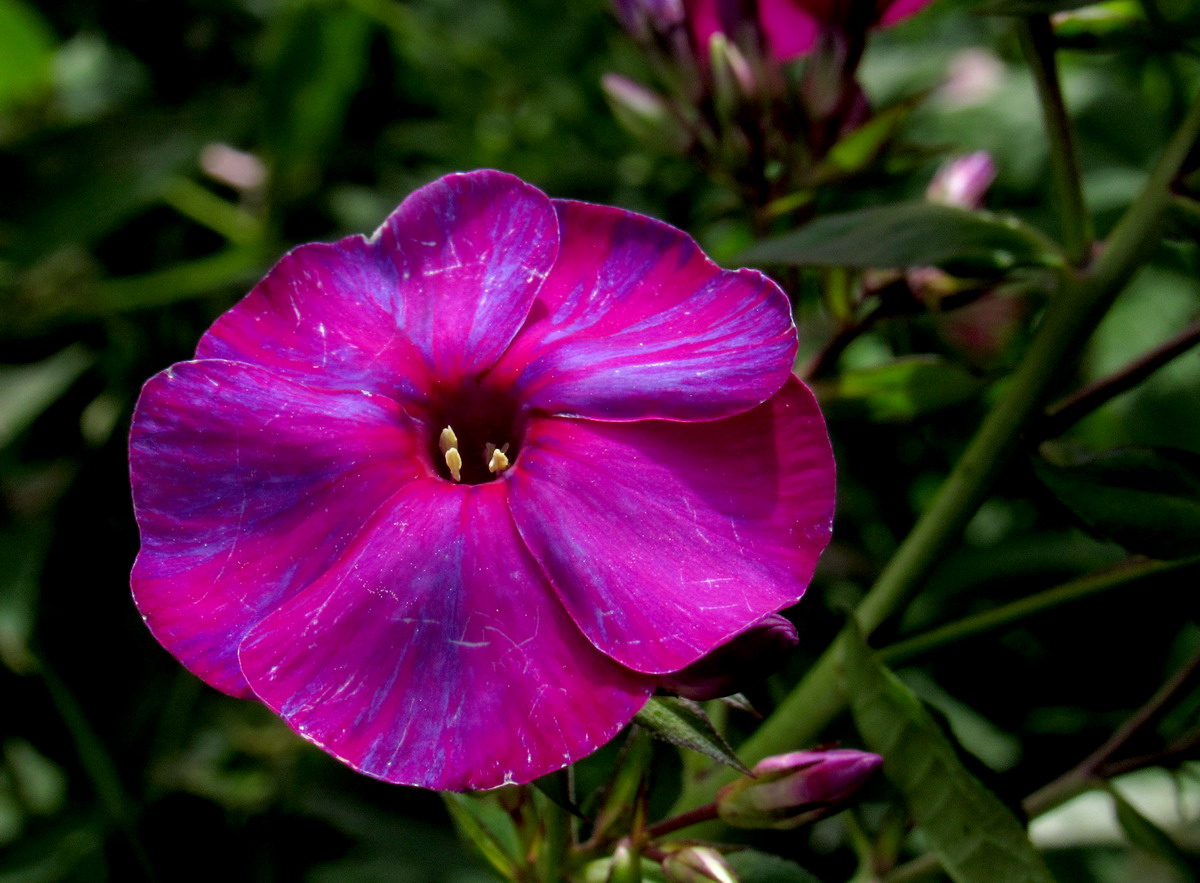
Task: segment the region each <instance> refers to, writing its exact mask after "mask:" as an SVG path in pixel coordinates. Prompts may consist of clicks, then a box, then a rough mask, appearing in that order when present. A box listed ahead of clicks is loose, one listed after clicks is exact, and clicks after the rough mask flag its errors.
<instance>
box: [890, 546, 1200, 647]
mask: <svg viewBox="0 0 1200 883" xmlns="http://www.w3.org/2000/svg"><path fill="white" fill-rule="evenodd" d="M1193 570H1200V555H1195V556H1193V557H1191V558H1183V559H1180V560H1178V561H1144V562H1137V563H1127V564H1124V565H1122V566H1120V567H1118V568H1115V569H1113V570H1107V571H1105V572H1103V573H1092V574H1088V575H1087V576H1083V577H1080V578H1079V579H1075V580H1072V581H1071V582H1068V583H1063V584H1062V585H1060V586H1055V587H1054V588H1052V589H1047V590H1046V591H1044V592H1039V593H1038V594H1036V595H1030V596H1029V597H1027V598H1022V599H1020V600H1019V601H1014V602H1012V603H1011V604H1005V605H1004V606H1002V607H997V608H995V609H993V610H988V611H985V612H983V613H977V614H975V615H974V616H968V617H965V618H963V619H960V620H958V621H957V622H952V623H949V624H947V625H944V626H942V627H941V628H936V629H933V630H931V631H928V632H925V633H923V634H920V635H915V636H914V637H911V638H907V639H905V640H903V641H898V642H896V643H895V644H890V645H888V646H887V647H883V648H881V649H880V650H879V658H880V659H881V660H883V661H884V662H887V663H888V664H889V665H894V664H896V663H899V662H907V661H908V660H910V659H912V658H913V657H915V656H920V655H921V654H923V653H927V652H929V651H930V650H935V649H937V648H939V647H943V646H945V645H946V644H951V643H954V642H956V641H962V640H965V639H966V638H970V637H974V636H975V635H980V634H983V633H984V632H990V631H993V630H995V629H998V628H1002V627H1003V626H1006V625H1011V624H1012V623H1014V622H1019V621H1021V620H1023V619H1026V618H1028V617H1030V616H1034V615H1035V614H1038V613H1042V612H1043V611H1046V610H1053V609H1054V608H1055V607H1060V606H1062V605H1063V604H1068V603H1070V602H1072V601H1079V600H1081V599H1083V598H1089V597H1091V596H1092V595H1097V594H1100V593H1101V592H1107V591H1109V590H1110V589H1119V588H1123V587H1126V586H1131V585H1139V586H1140V587H1141V588H1143V589H1146V588H1150V587H1151V586H1149V585H1148V583H1154V584H1157V583H1159V582H1163V583H1165V584H1168V585H1178V584H1179V583H1178V579H1179V577H1180V576H1182V575H1184V574H1186V573H1189V572H1190V571H1193Z"/></svg>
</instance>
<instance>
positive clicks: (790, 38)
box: [758, 0, 828, 61]
mask: <svg viewBox="0 0 1200 883" xmlns="http://www.w3.org/2000/svg"><path fill="white" fill-rule="evenodd" d="M806 5H807V4H805V3H797V2H796V0H759V6H758V17H759V20H760V21H761V22H762V28H763V30H764V31H765V32H766V35H767V44H768V46H769V47H770V51H771V55H772V56H773V57H774V58H776V59H778V60H779V61H790V60H792V59H793V58H796V57H797V56H800V55H804V54H805V53H806V52H808V51H809V50H811V49H812V48H813V46H815V45H816V42H817V36H818V35H819V34H820V32H821V20H820V18H819V17H818V16H819V15H820V9H821V6H822V4H817V5H816V9H815V10H810V9H807V8H805V7H806ZM826 15H827V16H828V13H826Z"/></svg>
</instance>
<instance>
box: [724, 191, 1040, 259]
mask: <svg viewBox="0 0 1200 883" xmlns="http://www.w3.org/2000/svg"><path fill="white" fill-rule="evenodd" d="M739 260H741V261H743V262H745V263H748V264H750V265H752V266H762V265H770V264H782V265H784V266H794V267H858V268H862V269H868V268H880V269H886V268H899V267H924V266H946V267H953V268H954V269H955V270H956V271H958V272H960V273H962V274H964V275H970V274H971V273H986V272H995V271H997V270H1008V269H1011V268H1013V267H1018V266H1058V265H1060V264H1061V263H1062V257H1061V255H1059V254H1058V252H1057V250H1056V249H1055V248H1054V246H1053V245H1052V244H1051V243H1050V242H1049V240H1047V239H1046V238H1045V237H1044V236H1042V235H1041V234H1040V233H1038V232H1037V231H1035V230H1033V229H1032V228H1030V227H1026V226H1025V225H1023V224H1022V223H1021V222H1020V221H1017V220H1016V219H1015V218H1010V217H1004V216H1000V215H994V214H989V213H986V212H980V211H968V210H967V209H962V208H955V207H953V206H947V205H936V204H934V203H925V202H915V203H899V204H896V205H887V206H879V207H876V208H867V209H860V210H858V211H853V212H846V213H844V214H836V215H825V216H823V217H819V218H817V219H816V220H814V221H812V222H810V223H808V224H806V225H805V226H803V227H801V228H800V229H799V230H793V231H792V232H790V233H784V234H782V235H780V236H774V237H771V238H770V239H764V240H762V241H761V242H759V243H757V244H755V245H753V246H751V247H750V248H749V249H747V250H746V251H744V252H742V254H741V255H739Z"/></svg>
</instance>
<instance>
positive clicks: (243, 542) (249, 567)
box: [129, 360, 429, 695]
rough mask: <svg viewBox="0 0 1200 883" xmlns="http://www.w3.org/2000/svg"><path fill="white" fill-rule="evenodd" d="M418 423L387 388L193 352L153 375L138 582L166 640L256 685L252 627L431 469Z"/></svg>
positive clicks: (138, 468) (140, 445)
mask: <svg viewBox="0 0 1200 883" xmlns="http://www.w3.org/2000/svg"><path fill="white" fill-rule="evenodd" d="M406 419H407V418H405V416H404V414H403V413H402V412H401V411H400V408H399V406H397V405H396V403H395V402H392V401H390V400H389V399H387V398H385V397H383V396H377V395H372V394H369V393H361V392H351V393H330V392H326V391H321V390H314V389H310V388H307V387H304V386H300V385H299V384H295V383H293V382H291V381H288V380H283V379H281V378H279V377H277V376H276V375H274V374H272V373H270V372H268V371H265V370H263V369H262V368H258V367H255V366H252V365H246V364H243V363H240V362H225V361H217V360H206V361H198V362H182V363H180V364H178V365H175V366H173V367H172V368H169V369H168V370H166V371H164V372H162V373H161V374H158V375H157V376H155V377H153V378H151V379H150V381H149V382H148V383H147V384H146V386H145V389H144V390H143V392H142V396H141V398H140V399H139V401H138V406H137V410H136V412H135V414H134V418H133V430H132V433H131V436H130V451H129V459H130V478H131V482H132V485H133V498H134V509H135V512H136V515H137V521H138V527H139V528H140V530H141V535H142V548H141V551H140V553H139V554H138V558H137V561H136V563H135V564H134V567H133V574H132V586H133V594H134V599H135V601H136V602H137V605H138V608H139V609H140V610H141V612H142V616H143V617H144V618H145V620H146V623H147V624H148V625H149V626H150V629H151V631H153V632H154V635H155V637H157V638H158V640H159V641H160V642H161V643H162V644H163V646H165V647H166V648H167V649H168V650H169V651H170V652H171V653H173V654H174V655H175V656H177V657H178V658H179V660H180V661H181V662H183V664H184V665H186V666H187V667H188V668H189V669H191V670H192V671H193V672H194V673H195V674H197V675H199V676H200V677H201V678H203V679H204V680H206V681H208V683H210V684H212V685H213V686H215V687H217V688H219V689H221V690H224V691H226V692H228V693H233V694H235V695H247V694H248V692H249V691H248V687H247V685H246V682H245V680H244V678H243V677H242V675H241V671H240V669H239V667H238V663H237V645H238V643H239V642H240V641H241V639H242V636H243V635H244V634H245V633H246V631H247V630H249V629H250V627H251V626H253V625H254V624H255V623H256V622H258V620H260V619H261V618H262V617H263V616H265V615H266V614H267V613H269V612H270V611H271V610H273V609H274V608H275V607H276V606H277V605H278V604H279V603H281V602H282V601H283V600H284V599H285V598H287V597H289V596H290V595H291V594H293V593H295V592H296V591H299V590H300V589H301V588H303V587H304V586H306V585H307V584H308V583H310V582H311V581H312V580H313V579H315V578H316V577H317V576H318V575H320V574H321V573H322V572H324V570H325V569H326V568H327V567H328V566H329V565H330V564H331V563H332V562H333V561H335V560H336V559H337V557H338V556H339V555H340V554H341V553H342V552H343V550H344V549H345V547H346V544H347V542H348V539H349V538H350V537H352V536H353V535H354V534H355V532H356V531H357V530H358V529H359V528H360V527H361V526H362V524H363V523H364V522H365V521H366V520H367V519H368V518H369V517H370V515H371V514H372V513H373V512H374V511H375V509H376V508H378V507H379V506H380V504H382V503H383V502H384V501H385V500H386V499H387V498H388V497H389V496H391V495H392V494H393V493H395V492H396V491H397V490H398V489H399V488H400V487H401V486H402V485H403V484H404V483H406V482H407V481H410V480H411V479H412V478H413V477H415V476H416V475H417V474H418V473H419V472H422V471H424V473H426V474H428V472H429V468H428V466H427V465H426V466H422V465H421V460H420V459H419V458H418V457H417V453H416V445H417V444H418V442H419V436H417V434H416V433H415V432H407V431H405V430H404V426H403V424H404V421H405V420H406ZM427 459H428V458H426V460H427Z"/></svg>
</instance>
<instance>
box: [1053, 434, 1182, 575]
mask: <svg viewBox="0 0 1200 883" xmlns="http://www.w3.org/2000/svg"><path fill="white" fill-rule="evenodd" d="M1033 467H1034V472H1035V473H1036V474H1037V477H1038V478H1039V479H1040V480H1041V481H1042V483H1043V484H1045V485H1046V487H1048V488H1049V489H1050V490H1051V491H1052V492H1053V493H1054V495H1055V496H1056V497H1058V499H1059V500H1060V501H1061V502H1062V503H1063V504H1064V505H1065V506H1066V507H1067V508H1068V509H1070V510H1071V511H1072V512H1073V513H1075V515H1076V516H1078V517H1079V519H1080V520H1081V521H1082V522H1083V523H1084V524H1085V525H1087V527H1088V529H1089V530H1090V532H1092V533H1094V534H1097V535H1098V536H1100V537H1103V538H1105V539H1110V540H1113V541H1114V542H1117V543H1119V544H1120V545H1122V546H1124V547H1125V548H1126V549H1128V550H1129V551H1130V552H1135V553H1141V554H1144V555H1149V556H1151V557H1152V558H1165V559H1171V558H1184V557H1187V556H1189V555H1195V554H1198V553H1200V455H1197V454H1195V453H1192V452H1191V451H1183V450H1178V449H1175V448H1148V447H1128V448H1113V449H1112V450H1110V451H1106V452H1104V453H1101V454H1096V455H1094V456H1091V457H1088V458H1086V459H1084V460H1082V461H1080V462H1078V463H1076V464H1073V465H1067V466H1061V465H1055V464H1052V463H1049V462H1047V461H1045V460H1035V461H1034V462H1033Z"/></svg>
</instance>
